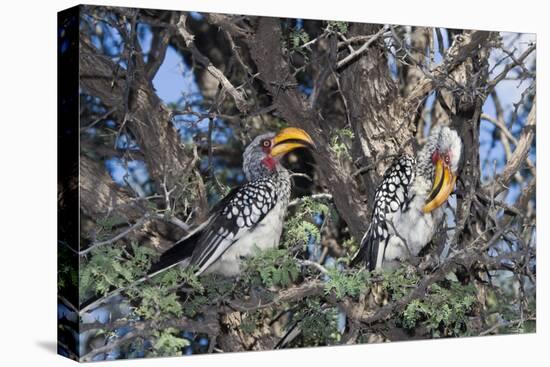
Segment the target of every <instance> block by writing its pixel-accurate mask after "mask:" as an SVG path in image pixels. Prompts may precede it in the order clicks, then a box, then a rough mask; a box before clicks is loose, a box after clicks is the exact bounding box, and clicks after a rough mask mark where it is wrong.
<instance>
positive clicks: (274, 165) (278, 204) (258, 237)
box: [149, 127, 315, 276]
mask: <svg viewBox="0 0 550 367" xmlns="http://www.w3.org/2000/svg"><path fill="white" fill-rule="evenodd" d="M314 146H315V145H314V143H313V140H312V139H311V137H310V136H309V135H308V134H307V133H306V132H305V131H304V130H302V129H298V128H294V127H289V128H285V129H283V130H281V131H280V132H279V133H278V134H274V133H267V134H263V135H260V136H257V137H256V138H255V139H254V140H252V142H251V143H250V144H249V145H248V146H247V148H246V149H245V151H244V154H243V171H244V173H245V175H246V179H247V182H246V183H245V184H244V185H242V186H240V187H237V188H234V189H233V190H231V192H230V193H229V194H228V195H227V196H226V197H224V198H223V199H222V200H221V201H220V202H219V203H218V204H216V205H215V206H214V207H213V208H212V211H211V213H210V215H209V218H208V219H207V220H206V221H205V222H204V223H202V224H200V225H199V226H198V227H197V228H196V229H195V230H194V231H193V232H191V233H190V234H189V235H188V236H187V237H185V238H183V239H182V240H180V241H179V242H178V243H176V244H175V245H174V246H173V247H172V248H170V249H168V251H166V252H165V253H164V254H162V255H161V257H160V259H159V261H158V262H157V263H155V264H154V265H153V267H152V269H151V271H150V275H149V276H152V275H155V274H158V273H160V272H162V271H164V270H166V269H168V268H171V267H173V266H178V265H180V266H184V267H187V266H194V267H195V268H196V269H197V271H196V274H197V275H200V274H206V273H216V274H221V275H224V276H236V275H239V274H240V272H241V261H242V259H243V258H246V257H249V256H252V255H254V254H256V253H257V251H258V250H264V249H268V248H276V247H278V246H279V240H280V238H281V233H282V230H283V221H284V217H285V213H286V210H287V206H288V202H289V199H290V192H291V179H290V174H289V172H288V170H287V169H286V168H284V167H283V166H282V165H281V163H280V161H281V158H282V157H283V156H285V155H286V154H287V153H289V152H291V151H293V150H295V149H297V148H308V147H309V148H312V147H314Z"/></svg>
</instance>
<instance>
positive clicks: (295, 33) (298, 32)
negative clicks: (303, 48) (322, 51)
mask: <svg viewBox="0 0 550 367" xmlns="http://www.w3.org/2000/svg"><path fill="white" fill-rule="evenodd" d="M308 42H309V34H307V32H306V31H304V30H303V29H302V28H293V29H292V31H291V33H290V44H291V47H292V48H293V49H296V48H298V47H299V46H300V45H303V44H305V43H308Z"/></svg>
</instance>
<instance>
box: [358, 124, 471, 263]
mask: <svg viewBox="0 0 550 367" xmlns="http://www.w3.org/2000/svg"><path fill="white" fill-rule="evenodd" d="M461 154H462V141H461V139H460V137H459V136H458V134H457V133H456V131H455V130H453V129H451V128H449V127H447V126H443V127H437V128H434V129H433V130H432V132H431V134H430V136H429V137H428V141H427V142H426V144H425V145H424V147H423V148H422V149H421V150H420V152H419V153H418V154H417V158H416V160H415V159H414V158H413V157H411V156H409V155H406V154H405V155H402V156H400V157H399V158H397V159H396V160H395V161H394V162H393V163H392V165H391V166H390V167H389V168H388V170H387V171H386V173H385V174H384V178H383V180H382V183H381V184H380V185H379V186H378V189H377V190H376V194H375V197H374V203H373V205H374V207H373V211H372V216H371V222H370V225H369V228H368V230H367V232H366V233H365V235H364V236H363V239H362V240H361V247H360V249H359V252H358V253H357V255H356V256H355V258H354V259H353V261H352V264H357V263H359V262H363V263H364V264H365V266H366V268H367V269H368V270H374V269H379V268H388V269H391V268H394V267H395V266H396V265H397V264H398V263H399V262H400V261H403V260H405V259H407V258H409V257H411V256H418V254H419V253H420V251H421V250H422V249H423V248H424V247H425V246H426V245H427V244H428V243H429V242H430V241H431V239H432V237H433V236H434V235H435V233H436V231H437V227H438V226H439V225H440V224H441V222H442V220H443V214H444V207H442V205H443V204H444V203H445V202H446V201H447V199H448V197H449V195H450V194H451V192H452V191H453V189H454V185H455V182H456V178H457V174H458V168H459V162H460V159H461Z"/></svg>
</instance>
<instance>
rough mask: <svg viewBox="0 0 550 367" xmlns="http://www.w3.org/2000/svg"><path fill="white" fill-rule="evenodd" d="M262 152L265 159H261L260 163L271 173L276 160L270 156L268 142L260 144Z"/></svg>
mask: <svg viewBox="0 0 550 367" xmlns="http://www.w3.org/2000/svg"><path fill="white" fill-rule="evenodd" d="M261 144H262V150H263V151H264V153H265V158H264V159H262V163H263V164H264V165H265V166H266V167H267V168H268V169H269V170H270V171H273V170H274V169H275V167H276V166H277V160H276V159H275V158H273V157H272V156H271V145H272V142H271V141H270V140H264V141H262V142H261Z"/></svg>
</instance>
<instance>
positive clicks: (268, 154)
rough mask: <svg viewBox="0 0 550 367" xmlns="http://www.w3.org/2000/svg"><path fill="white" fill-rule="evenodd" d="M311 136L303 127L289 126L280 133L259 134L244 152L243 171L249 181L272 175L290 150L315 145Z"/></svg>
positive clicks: (279, 167)
mask: <svg viewBox="0 0 550 367" xmlns="http://www.w3.org/2000/svg"><path fill="white" fill-rule="evenodd" d="M314 146H315V145H314V143H313V140H312V139H311V137H310V136H309V135H308V134H307V133H306V132H305V131H304V130H302V129H298V128H294V127H288V128H285V129H283V130H281V131H280V132H279V133H278V134H274V133H266V134H262V135H259V136H257V137H256V138H254V140H252V142H251V143H250V144H248V146H247V147H246V149H245V151H244V153H243V171H244V174H245V175H246V179H247V180H248V181H254V180H256V179H258V178H261V177H266V176H270V175H272V174H273V173H275V172H277V170H279V169H281V165H280V164H279V161H280V160H281V158H282V157H283V156H284V155H285V154H287V153H288V152H290V151H292V150H294V149H296V148H302V147H314Z"/></svg>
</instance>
